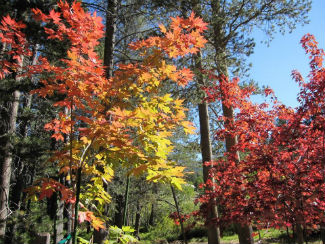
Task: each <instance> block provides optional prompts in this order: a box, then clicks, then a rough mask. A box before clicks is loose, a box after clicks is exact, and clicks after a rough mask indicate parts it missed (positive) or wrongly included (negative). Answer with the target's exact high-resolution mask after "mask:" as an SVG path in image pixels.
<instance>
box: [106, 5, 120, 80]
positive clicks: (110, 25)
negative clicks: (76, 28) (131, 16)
mask: <svg viewBox="0 0 325 244" xmlns="http://www.w3.org/2000/svg"><path fill="white" fill-rule="evenodd" d="M117 1H118V0H107V11H106V32H105V46H104V65H105V66H106V70H105V72H106V77H107V78H110V77H112V76H113V61H114V48H115V32H116V20H117Z"/></svg>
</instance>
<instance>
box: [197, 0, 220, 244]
mask: <svg viewBox="0 0 325 244" xmlns="http://www.w3.org/2000/svg"><path fill="white" fill-rule="evenodd" d="M194 8H196V9H197V13H199V9H200V8H199V7H198V6H194ZM194 60H195V69H196V71H197V82H198V84H199V85H204V80H203V76H202V74H201V73H200V70H202V63H201V53H199V54H197V55H196V56H195V57H194ZM198 110H199V121H200V145H201V155H202V168H203V181H204V182H207V180H212V182H213V181H214V179H210V176H209V171H210V169H211V166H206V165H205V163H206V162H210V161H211V160H212V147H211V140H210V125H209V111H208V104H207V103H206V102H205V101H203V102H202V103H201V104H199V106H198ZM217 217H218V208H217V204H216V201H215V199H213V198H211V199H210V200H209V203H208V204H207V220H206V223H207V227H206V228H207V233H208V244H220V229H219V227H218V226H217V225H216V223H214V219H216V218H217Z"/></svg>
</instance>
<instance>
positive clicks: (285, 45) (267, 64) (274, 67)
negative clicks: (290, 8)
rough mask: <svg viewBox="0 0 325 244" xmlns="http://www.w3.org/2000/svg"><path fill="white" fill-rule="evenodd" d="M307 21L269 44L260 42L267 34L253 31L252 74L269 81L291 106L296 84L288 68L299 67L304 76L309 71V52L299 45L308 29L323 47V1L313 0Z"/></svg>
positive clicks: (295, 93) (296, 87) (267, 83)
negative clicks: (254, 44) (307, 54)
mask: <svg viewBox="0 0 325 244" xmlns="http://www.w3.org/2000/svg"><path fill="white" fill-rule="evenodd" d="M309 19H310V23H309V24H308V25H304V26H301V25H298V26H297V28H296V29H295V30H294V31H293V32H292V33H290V34H289V33H286V34H285V35H284V36H283V35H281V34H277V35H275V37H274V39H273V40H272V41H271V43H270V45H269V46H267V45H266V44H263V43H261V41H262V40H265V39H266V38H267V37H266V36H265V35H263V34H260V33H256V35H255V38H256V39H255V40H256V47H255V51H254V54H252V55H251V56H250V58H249V60H248V61H249V62H251V63H252V65H253V67H252V68H251V72H250V73H251V76H250V77H251V78H252V79H254V80H255V81H257V82H258V84H259V85H261V86H262V85H266V86H267V85H268V86H270V87H271V88H272V89H273V90H274V91H275V94H276V96H277V97H278V99H279V100H280V101H281V102H282V103H284V104H286V105H288V106H291V107H296V106H298V102H297V100H296V97H297V93H298V92H299V88H298V85H297V84H296V83H295V81H293V80H292V78H291V71H292V70H298V71H300V73H301V74H302V75H303V77H304V78H305V79H307V75H308V72H309V66H308V62H309V60H308V56H306V55H305V52H304V50H303V49H302V47H301V45H300V43H299V42H300V39H301V38H302V36H303V35H304V34H307V33H310V34H313V35H314V36H315V37H316V40H317V41H318V43H319V46H318V47H320V48H323V49H325V1H324V0H313V5H312V9H311V11H310V13H309Z"/></svg>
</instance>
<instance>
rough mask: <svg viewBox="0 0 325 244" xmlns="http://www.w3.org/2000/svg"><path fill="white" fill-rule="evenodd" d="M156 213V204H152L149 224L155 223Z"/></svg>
mask: <svg viewBox="0 0 325 244" xmlns="http://www.w3.org/2000/svg"><path fill="white" fill-rule="evenodd" d="M155 215H156V210H155V204H154V203H152V204H151V210H150V216H149V225H150V226H153V225H154V224H155Z"/></svg>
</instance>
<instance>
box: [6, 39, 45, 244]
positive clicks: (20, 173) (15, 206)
mask: <svg viewBox="0 0 325 244" xmlns="http://www.w3.org/2000/svg"><path fill="white" fill-rule="evenodd" d="M38 49H39V45H38V44H36V45H35V47H34V50H33V58H32V62H31V64H32V65H36V64H37V59H38V58H37V52H38ZM32 81H33V78H32ZM32 100H33V95H32V94H26V99H25V102H24V110H25V109H27V110H29V109H30V108H31V106H32ZM28 126H29V120H26V119H25V120H24V121H23V122H22V125H21V130H20V134H21V135H22V136H23V138H24V139H26V138H27V137H28V133H27V132H28ZM16 161H18V162H17V166H16V172H17V173H16V183H15V184H14V186H13V189H12V196H11V199H10V203H9V206H10V209H11V210H12V211H13V213H14V216H15V218H18V211H19V210H20V207H21V200H22V199H21V197H22V192H23V189H24V188H25V183H24V176H25V174H26V167H25V162H24V159H20V158H19V159H18V160H16ZM16 227H17V221H14V222H13V223H12V224H11V225H10V226H7V230H6V241H5V242H6V243H13V238H14V233H15V232H16Z"/></svg>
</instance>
